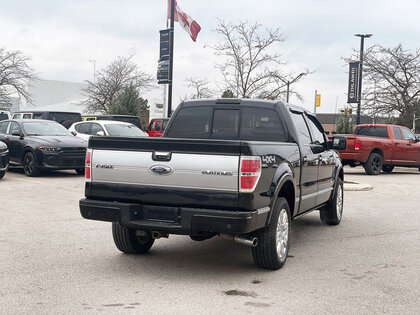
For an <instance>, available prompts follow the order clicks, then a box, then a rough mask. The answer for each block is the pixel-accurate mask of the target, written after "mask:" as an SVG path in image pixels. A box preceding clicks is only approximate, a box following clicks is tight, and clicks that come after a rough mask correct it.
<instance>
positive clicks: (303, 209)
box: [80, 99, 344, 269]
mask: <svg viewBox="0 0 420 315" xmlns="http://www.w3.org/2000/svg"><path fill="white" fill-rule="evenodd" d="M85 178H86V187H85V197H86V198H84V199H82V200H80V211H81V214H82V216H83V217H84V218H86V219H91V220H99V221H110V222H112V232H113V238H114V242H115V245H116V247H117V248H118V249H119V250H120V251H122V252H124V253H130V254H140V253H144V252H147V251H148V250H149V249H150V247H151V246H152V245H153V242H154V240H155V239H158V238H161V237H168V235H169V234H170V233H171V234H182V235H190V237H191V238H192V239H193V240H196V241H203V240H205V239H208V238H211V237H213V236H216V235H222V236H223V237H225V238H228V239H231V240H234V241H236V242H239V243H242V244H246V245H249V246H251V247H252V255H253V258H254V262H255V263H256V264H257V265H258V266H260V267H262V268H267V269H278V268H280V267H281V266H282V265H283V264H284V262H285V261H286V258H287V253H288V251H289V246H290V236H291V234H290V230H291V220H292V218H294V217H296V216H299V215H301V214H304V213H307V212H309V211H312V210H316V209H319V210H320V217H321V221H322V222H324V223H326V224H330V225H336V224H339V223H340V221H341V218H342V214H343V180H344V178H343V169H342V164H341V161H340V157H339V155H338V153H337V152H335V151H334V150H333V147H332V143H331V142H328V141H327V138H326V135H325V133H324V130H323V128H322V126H321V124H320V123H319V121H318V120H317V119H316V117H315V116H313V115H312V114H310V113H309V112H307V111H306V110H304V109H302V108H300V107H296V106H292V105H287V104H285V103H283V102H281V101H277V102H275V101H264V100H249V99H242V100H239V99H220V100H194V101H188V102H183V103H181V104H180V105H179V106H178V108H177V109H176V111H175V113H174V115H173V117H172V118H171V120H170V122H169V124H168V127H167V130H166V131H165V134H164V136H163V137H160V138H129V139H122V138H117V137H95V136H93V137H92V138H91V139H90V141H89V148H88V151H87V154H86V175H85Z"/></svg>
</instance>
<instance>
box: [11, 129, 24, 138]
mask: <svg viewBox="0 0 420 315" xmlns="http://www.w3.org/2000/svg"><path fill="white" fill-rule="evenodd" d="M12 136H16V137H20V138H22V139H23V133H21V132H19V131H17V130H14V131H12Z"/></svg>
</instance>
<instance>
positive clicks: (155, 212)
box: [143, 205, 181, 223]
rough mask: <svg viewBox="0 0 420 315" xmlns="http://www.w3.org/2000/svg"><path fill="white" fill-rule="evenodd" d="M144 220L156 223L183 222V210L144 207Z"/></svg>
mask: <svg viewBox="0 0 420 315" xmlns="http://www.w3.org/2000/svg"><path fill="white" fill-rule="evenodd" d="M143 220H147V221H155V222H170V223H180V222H181V209H179V208H176V207H162V206H145V205H143Z"/></svg>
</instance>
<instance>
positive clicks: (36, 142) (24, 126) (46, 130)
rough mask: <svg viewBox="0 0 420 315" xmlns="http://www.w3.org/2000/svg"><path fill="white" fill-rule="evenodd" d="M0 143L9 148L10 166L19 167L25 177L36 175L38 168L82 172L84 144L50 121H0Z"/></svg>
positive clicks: (85, 145) (84, 142)
mask: <svg viewBox="0 0 420 315" xmlns="http://www.w3.org/2000/svg"><path fill="white" fill-rule="evenodd" d="M0 141H2V142H4V143H5V144H6V145H7V147H8V149H9V157H10V164H11V165H17V166H23V169H24V171H25V174H26V175H27V176H38V175H39V174H40V171H41V170H42V169H49V170H66V169H74V170H76V172H77V174H83V173H84V160H85V156H86V147H87V141H86V140H83V139H80V138H77V137H75V136H74V135H72V134H71V133H70V131H68V130H67V129H66V128H64V127H63V126H62V125H60V124H59V123H56V122H54V121H48V120H38V119H31V120H29V119H13V120H4V121H1V122H0Z"/></svg>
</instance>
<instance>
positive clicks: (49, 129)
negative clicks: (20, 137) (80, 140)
mask: <svg viewBox="0 0 420 315" xmlns="http://www.w3.org/2000/svg"><path fill="white" fill-rule="evenodd" d="M22 125H23V129H25V131H26V134H27V135H28V136H71V135H72V134H71V133H70V131H68V130H67V129H66V128H64V127H63V126H62V125H60V124H58V123H56V122H49V121H45V122H44V121H42V122H41V121H34V122H24V123H23V124H22Z"/></svg>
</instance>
